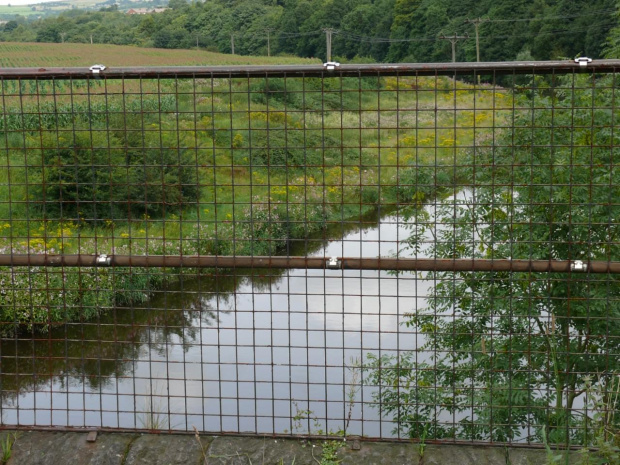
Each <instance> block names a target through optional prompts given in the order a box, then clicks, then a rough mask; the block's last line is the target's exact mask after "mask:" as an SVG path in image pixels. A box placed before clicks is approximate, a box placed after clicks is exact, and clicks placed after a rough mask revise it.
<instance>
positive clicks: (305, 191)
mask: <svg viewBox="0 0 620 465" xmlns="http://www.w3.org/2000/svg"><path fill="white" fill-rule="evenodd" d="M2 91H3V94H4V98H3V105H4V106H3V113H4V118H3V122H2V125H0V126H1V127H0V129H1V130H2V131H3V132H2V139H3V141H4V145H5V149H4V150H3V152H4V153H3V157H2V159H3V162H2V164H1V165H0V196H1V198H3V199H5V200H4V201H3V202H0V251H2V253H10V252H13V253H61V252H62V253H83V254H92V253H107V254H136V255H144V254H149V255H160V254H172V255H175V254H187V255H194V254H205V255H213V254H218V255H233V254H237V255H268V254H275V253H282V252H283V251H285V250H286V246H287V244H288V243H289V241H290V240H292V239H299V238H304V237H307V236H309V235H311V234H316V233H317V232H320V231H322V230H324V229H325V228H326V227H327V225H329V224H330V223H338V222H341V221H354V220H356V219H359V218H360V216H362V215H364V214H365V213H367V212H369V211H371V210H373V209H376V208H377V206H378V205H379V204H381V205H385V206H398V205H406V204H421V203H423V202H424V201H425V199H426V198H428V196H431V195H434V193H435V190H436V189H437V186H441V185H449V184H451V183H452V182H453V180H454V179H455V177H456V176H458V161H459V159H460V158H461V157H462V156H463V154H464V151H466V150H470V149H471V147H473V146H474V145H477V146H490V145H491V144H492V142H493V131H494V126H495V127H497V126H499V125H500V122H501V121H502V120H503V118H504V115H503V111H502V109H506V110H508V109H510V107H511V105H512V103H511V101H512V97H511V95H509V94H508V93H504V92H503V91H501V90H499V89H491V88H488V90H476V91H474V90H473V88H472V87H471V86H470V85H468V84H464V83H460V82H454V81H452V80H450V79H448V78H414V77H412V78H398V79H397V78H361V79H360V78H342V79H341V78H325V79H323V80H321V79H317V78H304V79H292V78H288V79H275V78H270V79H268V80H267V79H264V80H252V81H251V82H248V80H247V79H217V80H201V79H196V80H176V81H175V80H170V81H167V80H160V81H156V80H140V81H123V82H121V81H118V82H105V83H102V82H100V81H96V82H94V83H91V84H90V85H87V84H86V83H84V82H80V81H75V80H74V81H51V82H48V83H46V84H42V83H35V84H30V83H22V84H21V85H17V84H16V83H14V82H8V81H5V82H4V83H3V88H2ZM178 272H179V270H153V269H150V270H145V269H138V268H132V269H127V270H124V269H113V270H112V269H105V268H99V269H72V268H64V269H43V268H37V267H32V268H15V269H10V268H3V269H2V270H1V271H0V283H1V286H0V287H2V288H3V289H4V291H3V293H2V294H0V305H1V312H2V315H1V316H0V320H1V321H3V322H4V326H3V328H4V331H5V332H6V331H10V330H12V329H14V328H15V327H16V326H21V327H23V328H33V327H37V328H40V329H43V330H44V329H45V328H47V327H48V326H49V325H50V324H54V323H62V322H63V321H67V320H79V319H89V318H93V317H95V316H96V315H98V314H99V312H101V311H102V310H105V309H106V308H110V307H112V306H114V305H128V304H132V303H136V302H140V301H144V300H145V299H147V298H148V296H149V294H150V292H151V291H152V290H153V289H156V288H157V287H159V286H161V285H162V283H163V282H164V281H165V280H166V279H170V278H172V279H174V276H175V273H178ZM192 273H195V270H193V271H192Z"/></svg>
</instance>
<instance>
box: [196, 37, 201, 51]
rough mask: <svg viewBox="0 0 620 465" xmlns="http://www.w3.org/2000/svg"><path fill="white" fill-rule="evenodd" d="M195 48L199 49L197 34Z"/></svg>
mask: <svg viewBox="0 0 620 465" xmlns="http://www.w3.org/2000/svg"><path fill="white" fill-rule="evenodd" d="M196 50H200V48H198V36H196Z"/></svg>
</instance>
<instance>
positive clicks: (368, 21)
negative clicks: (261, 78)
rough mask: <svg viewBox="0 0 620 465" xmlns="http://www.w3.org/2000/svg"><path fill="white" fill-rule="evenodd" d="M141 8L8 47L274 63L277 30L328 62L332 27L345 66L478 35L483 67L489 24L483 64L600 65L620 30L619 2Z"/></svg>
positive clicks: (295, 48)
mask: <svg viewBox="0 0 620 465" xmlns="http://www.w3.org/2000/svg"><path fill="white" fill-rule="evenodd" d="M83 1H87V0H83ZM77 6H78V7H79V6H80V5H77ZM136 6H138V5H131V4H129V3H121V5H120V7H118V6H116V5H111V6H109V7H104V8H101V11H84V10H79V9H71V10H70V11H65V12H63V13H62V14H60V15H57V16H52V17H45V18H43V19H38V20H33V19H32V18H33V17H34V16H33V15H30V16H28V18H30V19H29V20H27V19H26V17H25V16H18V17H13V18H11V21H9V22H8V24H6V25H5V26H4V28H3V31H2V32H1V33H0V39H1V40H3V41H11V42H13V41H21V42H35V41H36V42H55V43H61V42H65V43H83V44H90V43H95V44H101V43H104V44H116V45H137V46H141V47H157V48H177V49H178V48H186V49H190V48H200V49H207V50H211V51H218V52H222V53H231V52H232V41H231V35H234V36H235V39H234V43H235V46H234V51H235V53H236V54H241V55H263V56H265V55H267V54H268V40H267V39H268V33H267V30H270V31H271V32H270V33H269V49H270V53H271V55H279V54H291V55H297V56H301V57H323V58H324V57H325V56H326V50H325V47H326V46H325V37H324V34H323V33H322V32H321V29H322V28H328V27H329V28H334V29H336V30H337V31H338V32H337V34H335V35H334V40H333V56H336V57H339V59H340V60H341V61H345V60H357V61H364V60H371V61H389V62H435V61H449V60H450V59H451V49H450V44H449V43H448V42H447V41H446V40H441V39H440V36H441V35H443V34H446V35H449V34H453V33H455V32H457V33H459V34H461V35H463V34H465V33H468V34H469V36H470V39H469V40H466V41H464V42H462V43H460V44H459V46H458V47H457V60H458V61H475V60H476V43H475V40H474V36H475V33H474V26H473V25H472V24H471V23H466V22H465V21H466V20H468V19H473V18H481V19H483V20H484V21H485V22H483V23H482V24H481V25H480V27H479V37H480V54H481V60H482V61H509V60H514V59H515V58H517V57H520V58H522V59H530V58H532V57H533V58H535V59H559V58H567V57H568V58H571V57H574V56H577V55H587V56H589V57H592V58H599V57H601V56H602V49H603V47H604V46H605V42H606V38H607V35H608V33H609V31H610V29H612V28H613V27H616V26H617V24H618V18H617V17H616V16H615V15H614V14H613V11H614V8H615V6H616V4H615V2H614V1H613V0H589V1H586V0H548V1H545V2H537V3H536V2H535V3H533V2H515V1H510V0H503V1H498V0H482V1H480V0H475V1H474V0H466V1H461V0H459V1H457V0H440V1H438V0H286V1H273V0H236V1H230V0H209V1H191V2H190V1H186V0H170V2H169V7H170V8H169V9H168V10H166V11H164V12H163V13H157V14H149V15H127V14H126V13H125V12H124V11H121V10H123V9H125V10H126V9H129V8H131V7H136ZM142 6H144V5H142ZM152 6H154V5H151V7H152ZM11 8H15V7H11ZM5 10H6V8H5ZM14 11H15V12H19V11H18V10H17V9H15V10H14ZM57 11H58V10H57ZM48 12H51V11H46V13H48ZM0 13H2V11H1V10H0ZM25 13H28V14H30V13H33V12H32V11H27V12H24V14H25ZM42 13H43V12H42Z"/></svg>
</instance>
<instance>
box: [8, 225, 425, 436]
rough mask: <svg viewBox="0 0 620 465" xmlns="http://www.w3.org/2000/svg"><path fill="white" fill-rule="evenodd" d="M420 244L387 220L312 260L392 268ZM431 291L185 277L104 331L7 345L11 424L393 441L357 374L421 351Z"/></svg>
mask: <svg viewBox="0 0 620 465" xmlns="http://www.w3.org/2000/svg"><path fill="white" fill-rule="evenodd" d="M360 225H361V226H360ZM409 233H410V232H409V231H408V229H407V228H406V226H405V225H404V221H403V218H402V217H399V216H397V215H395V214H394V213H392V214H386V215H383V216H381V215H376V216H374V217H371V218H366V219H365V221H364V222H358V223H357V224H350V225H348V226H346V230H345V231H344V233H343V232H342V231H340V234H337V233H336V232H334V231H331V233H330V235H331V237H338V235H339V236H340V237H341V238H340V239H338V240H327V241H326V240H318V242H316V245H315V246H314V247H310V249H314V251H313V252H312V253H311V255H313V256H324V257H331V256H346V257H361V256H364V257H377V256H394V255H395V254H396V253H397V251H398V250H399V249H401V248H402V244H401V241H402V240H403V239H405V238H406V237H408V236H409ZM300 247H301V248H303V249H306V250H308V242H305V243H304V244H303V245H302V246H300ZM300 247H297V248H296V249H295V248H294V250H292V251H291V253H292V254H296V253H299V250H300ZM399 254H400V255H399V256H402V257H405V256H411V255H410V254H408V253H407V252H406V251H402V250H401V251H400V252H399ZM431 284H432V283H429V282H427V281H425V280H422V279H416V277H415V276H414V275H412V274H403V275H400V276H395V275H393V274H391V273H389V272H385V271H381V272H379V271H355V270H288V271H285V272H281V271H276V270H272V271H269V270H241V271H238V272H236V273H234V274H232V275H230V274H229V275H226V276H224V275H219V276H202V277H199V278H195V279H187V278H184V279H182V280H180V281H179V282H177V283H175V284H174V285H172V286H168V287H167V288H165V289H162V290H161V291H159V292H157V293H156V295H155V296H154V297H153V298H152V299H151V300H150V301H149V302H148V303H147V304H145V305H141V306H139V307H132V308H129V309H114V310H112V311H110V312H109V313H107V314H106V315H105V316H102V317H101V318H100V319H99V320H98V321H96V322H89V323H84V324H71V325H69V324H67V325H64V326H62V327H60V328H58V329H55V330H53V331H51V332H50V333H49V334H47V335H41V336H37V337H35V338H34V339H33V338H32V337H25V338H23V339H22V338H20V339H11V340H4V341H2V346H1V350H2V354H1V355H2V396H3V398H2V419H3V422H4V423H5V424H10V425H38V426H51V425H54V426H73V427H110V428H148V429H168V428H170V429H174V430H190V431H191V430H192V428H193V427H194V426H195V427H196V428H198V429H199V430H201V431H212V432H219V431H231V432H250V433H286V432H293V433H307V432H315V433H316V432H317V431H318V430H322V431H338V430H343V429H345V428H346V430H347V433H348V434H360V435H366V436H374V437H387V436H390V434H391V430H392V429H393V427H394V425H393V424H392V423H391V422H390V421H388V420H386V419H383V420H382V419H380V416H379V411H378V409H377V408H376V406H375V405H373V399H372V394H373V388H371V387H370V386H362V384H363V383H362V377H363V376H364V374H363V372H362V371H361V370H360V369H359V367H358V366H359V364H360V363H361V362H362V361H363V360H366V357H367V355H368V354H369V353H373V354H375V355H384V354H395V353H397V352H398V351H403V350H412V349H415V348H416V347H417V346H418V342H420V341H418V340H417V339H416V338H417V337H419V336H418V335H416V334H414V333H413V332H412V331H411V330H408V329H407V328H406V327H404V326H403V325H402V324H401V323H402V321H403V315H404V314H405V313H408V312H412V311H415V309H416V308H418V307H421V306H423V305H424V304H425V296H427V295H428V292H429V288H430V286H431ZM33 373H34V375H33Z"/></svg>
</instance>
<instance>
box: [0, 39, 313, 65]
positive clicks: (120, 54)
mask: <svg viewBox="0 0 620 465" xmlns="http://www.w3.org/2000/svg"><path fill="white" fill-rule="evenodd" d="M95 63H102V64H104V65H106V66H108V67H111V66H192V65H195V66H203V65H204V66H208V65H212V66H221V65H261V64H272V65H276V64H317V63H319V60H317V59H308V58H297V57H290V56H286V57H253V56H240V55H227V54H223V53H214V52H207V51H202V50H200V51H199V50H164V49H156V48H139V47H131V46H121V45H102V44H94V45H91V44H68V43H65V44H48V43H41V44H39V43H11V42H4V43H0V67H2V68H19V67H40V66H49V67H77V66H91V65H93V64H95Z"/></svg>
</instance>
